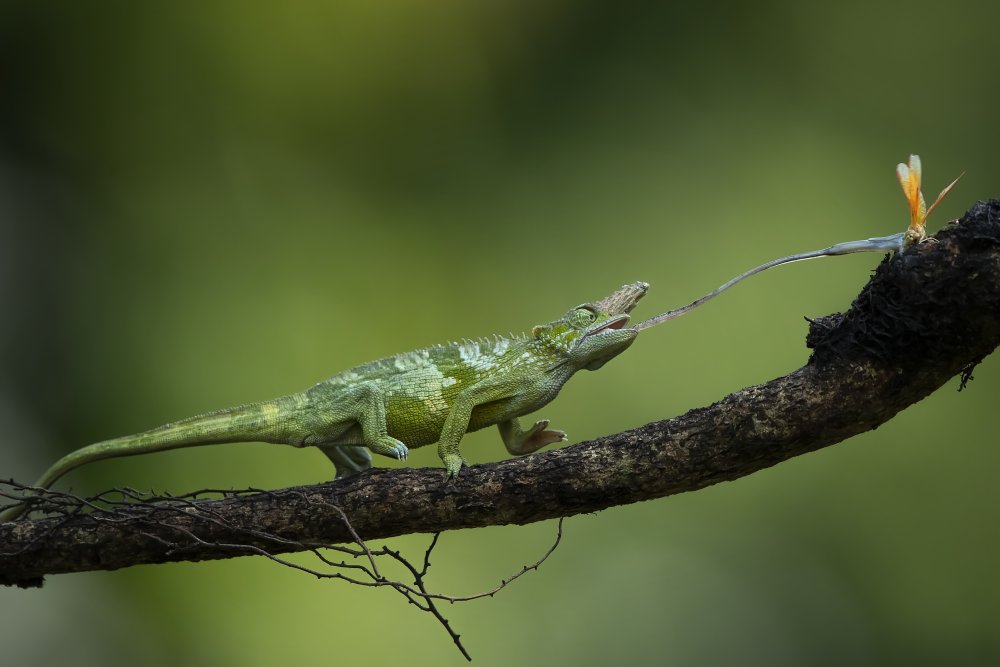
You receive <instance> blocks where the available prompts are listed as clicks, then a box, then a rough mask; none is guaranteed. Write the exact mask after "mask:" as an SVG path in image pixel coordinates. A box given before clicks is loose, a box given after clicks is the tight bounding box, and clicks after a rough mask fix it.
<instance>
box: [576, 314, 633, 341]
mask: <svg viewBox="0 0 1000 667" xmlns="http://www.w3.org/2000/svg"><path fill="white" fill-rule="evenodd" d="M628 320H629V317H628V315H619V316H618V317H616V318H615V319H613V320H610V321H608V322H605V323H604V324H602V325H601V326H599V327H595V328H594V329H591V330H590V331H588V332H587V333H586V334H585V336H584V338H586V337H587V336H593V335H596V334H599V333H602V332H605V331H615V330H618V329H624V328H625V325H626V324H628Z"/></svg>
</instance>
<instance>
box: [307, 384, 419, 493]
mask: <svg viewBox="0 0 1000 667" xmlns="http://www.w3.org/2000/svg"><path fill="white" fill-rule="evenodd" d="M312 419H313V420H315V421H314V422H313V425H312V427H307V428H308V429H309V431H310V432H311V433H310V435H308V436H307V437H306V438H305V439H304V440H303V441H302V444H304V445H313V446H316V447H320V448H321V449H323V451H324V453H326V455H327V456H329V457H330V460H332V461H333V463H334V465H335V466H337V467H338V470H339V468H340V467H341V464H343V465H344V467H346V468H351V467H356V466H357V465H358V464H360V465H363V462H362V461H359V459H358V457H357V455H355V454H352V453H350V452H349V451H348V453H346V454H345V453H343V452H339V453H338V452H336V451H333V450H335V449H337V450H339V449H341V448H344V449H350V447H352V446H357V445H364V446H365V447H367V448H368V449H370V450H371V451H373V452H375V453H376V454H381V455H382V456H388V457H389V458H391V459H399V460H400V461H405V460H406V457H407V455H408V454H409V453H410V450H409V449H408V448H407V447H406V445H404V444H403V443H402V442H400V441H399V440H397V439H396V438H394V437H392V436H391V435H389V430H388V426H387V424H386V417H385V393H384V392H383V391H382V389H381V388H380V387H379V386H378V384H376V383H375V382H362V383H360V384H358V385H356V386H354V387H351V388H350V389H349V390H348V391H346V392H344V393H343V394H340V395H338V396H337V398H336V401H335V402H333V401H331V402H329V403H319V404H315V415H314V416H313V418H312ZM355 424H356V425H357V426H360V427H361V437H360V442H358V441H357V440H356V439H353V438H352V440H351V441H348V442H343V441H342V440H341V438H342V437H343V434H344V433H345V431H347V430H348V429H349V428H350V427H351V426H353V425H355ZM367 467H371V461H370V460H369V461H368V466H367ZM338 476H339V473H338Z"/></svg>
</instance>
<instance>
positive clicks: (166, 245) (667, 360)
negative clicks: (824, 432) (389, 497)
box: [0, 0, 1000, 666]
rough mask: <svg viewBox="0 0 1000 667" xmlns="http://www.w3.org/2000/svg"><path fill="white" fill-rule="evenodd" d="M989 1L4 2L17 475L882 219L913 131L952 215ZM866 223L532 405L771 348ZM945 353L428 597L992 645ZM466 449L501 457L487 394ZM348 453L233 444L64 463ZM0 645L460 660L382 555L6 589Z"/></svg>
mask: <svg viewBox="0 0 1000 667" xmlns="http://www.w3.org/2000/svg"><path fill="white" fill-rule="evenodd" d="M998 19H1000V9H998V7H997V5H996V3H994V2H988V1H985V0H984V1H982V2H976V1H971V2H970V1H966V2H962V1H957V2H949V3H914V2H883V3H870V2H854V1H847V2H840V3H824V4H818V3H801V2H790V1H780V0H778V1H773V2H764V3H725V2H724V3H715V4H711V3H710V4H705V5H697V4H692V3H603V2H567V1H561V0H550V1H548V2H521V1H515V2H509V1H504V2H499V1H486V2H471V3H470V2H461V1H454V0H433V1H430V2H412V1H407V0H380V1H379V2H354V3H347V2H340V3H335V2H328V3H327V2H304V1H303V2H292V3H254V2H232V1H230V2H224V1H223V2H209V3H188V2H166V3H161V2H141V3H136V2H105V1H100V0H93V1H91V2H46V1H42V0H31V1H24V2H16V1H13V0H6V1H5V2H3V3H2V4H0V141H2V144H0V313H2V315H0V433H2V434H3V435H2V442H0V477H11V476H12V477H14V478H16V479H19V480H23V481H31V480H33V479H34V478H35V477H36V475H38V474H39V473H40V472H41V471H42V470H43V469H44V468H45V467H47V466H48V465H49V463H51V462H52V461H53V460H55V459H56V458H57V457H58V456H60V455H62V454H63V453H65V452H67V451H69V450H71V449H73V448H76V447H78V446H81V445H83V444H86V443H88V442H92V441H95V440H99V439H103V438H107V437H111V436H115V435H121V434H124V433H130V432H134V431H138V430H143V429H145V428H149V427H151V426H154V425H157V424H160V423H163V422H166V421H170V420H173V419H175V418H178V417H182V416H187V415H189V414H194V413H197V412H202V411H205V410H207V409H213V408H217V407H222V406H226V405H231V404H235V403H241V402H245V401H249V400H258V399H264V398H269V397H272V396H276V395H280V394H283V393H286V392H290V391H295V390H298V389H301V388H304V387H306V386H309V385H310V384H312V383H313V382H315V381H318V380H320V379H322V378H324V377H326V376H328V375H331V374H333V373H334V372H336V371H339V370H342V369H344V368H347V367H349V366H351V365H354V364H356V363H359V362H362V361H365V360H369V359H372V358H376V357H380V356H384V355H386V354H390V353H394V352H397V351H402V350H406V349H412V348H415V347H418V346H422V345H425V344H431V343H436V342H441V341H445V340H448V339H453V338H457V337H472V336H477V335H483V334H489V333H492V332H506V331H510V330H524V329H527V328H528V327H530V326H532V325H534V324H537V323H541V322H545V321H548V320H550V319H552V318H554V317H556V316H558V315H559V314H561V313H562V312H563V311H564V310H565V309H566V308H568V307H569V306H572V305H574V304H576V303H579V302H581V301H584V300H586V299H590V298H594V297H598V296H602V295H603V294H605V293H606V292H608V291H609V290H611V289H613V288H615V287H617V286H618V285H620V284H622V283H624V282H626V281H632V280H640V279H641V280H646V281H648V282H650V283H651V284H652V291H651V292H650V294H649V296H647V297H646V300H645V301H644V302H643V303H642V304H641V307H640V311H639V312H638V315H639V316H641V317H644V316H647V315H651V314H653V313H655V312H659V311H662V310H665V309H667V308H670V307H675V306H678V305H681V304H683V303H686V302H688V301H689V300H691V299H693V298H694V297H696V296H699V295H700V294H702V293H704V292H705V291H707V290H709V289H711V288H713V287H715V286H716V285H718V284H719V283H721V282H723V281H724V280H725V279H727V278H729V277H730V276H731V275H733V274H735V273H737V272H739V271H742V270H744V269H746V268H748V267H750V266H753V265H756V264H758V263H760V262H763V261H765V260H767V259H771V258H773V257H776V256H779V255H784V254H787V253H791V252H796V251H803V250H809V249H813V248H817V247H823V246H826V245H829V244H831V243H834V242H839V241H845V240H850V239H856V238H864V237H868V236H875V235H883V234H889V233H893V232H896V231H900V230H902V229H903V227H904V226H905V224H906V221H907V213H906V207H905V203H904V201H903V197H902V194H901V192H900V190H899V188H898V185H897V184H896V181H895V178H894V174H893V170H894V166H895V164H896V163H897V162H899V161H901V160H905V158H906V156H907V155H908V154H909V153H910V152H917V153H920V154H921V156H922V157H923V160H924V176H925V183H926V187H925V190H926V191H927V192H928V194H929V195H930V196H933V195H935V194H936V193H937V192H938V190H939V189H940V188H941V187H943V186H944V185H945V184H946V183H947V182H949V181H950V180H951V179H952V178H954V177H955V176H956V175H957V174H958V173H960V172H961V171H963V170H967V172H968V173H967V175H966V176H965V178H964V179H963V181H962V182H961V183H960V185H959V186H958V187H957V188H956V190H955V192H954V193H953V194H952V195H951V197H950V198H949V200H947V201H946V202H945V203H944V205H943V206H942V207H941V209H939V210H940V212H939V213H936V214H935V219H934V220H932V223H931V225H930V226H931V228H932V229H936V228H937V227H938V226H940V225H942V224H944V223H945V221H946V220H948V219H950V218H954V217H957V216H959V215H960V214H961V213H962V212H963V211H964V210H966V209H967V208H968V207H969V206H970V205H971V204H972V203H973V202H974V201H975V200H977V199H986V198H989V197H997V196H1000V182H998V178H997V176H998V168H997V166H996V165H997V159H996V155H997V151H998V149H1000V133H998V125H997V117H998V116H997V109H998V101H1000V92H998V91H1000V67H998V64H1000V63H998V59H1000V58H998V55H997V54H998V52H997V48H996V26H997V20H998ZM879 259H880V258H879V257H878V256H875V255H863V256H851V257H843V258H836V259H827V260H822V261H818V262H812V263H807V264H796V265H792V266H788V267H782V268H780V269H778V270H775V271H772V272H769V273H767V274H765V275H762V276H760V277H758V278H754V279H753V280H752V281H751V282H749V283H747V284H744V285H743V286H741V287H739V288H738V289H736V290H734V291H732V292H730V293H728V294H727V295H726V296H725V297H723V298H720V299H719V300H717V301H715V302H713V303H712V304H711V305H710V306H707V307H705V308H704V309H703V310H700V311H697V312H695V313H693V314H691V315H690V316H688V317H685V318H682V319H681V320H678V321H675V322H673V323H671V324H670V325H668V326H664V327H660V328H657V329H653V330H651V331H648V332H646V333H644V334H643V336H642V337H641V339H640V340H639V341H638V344H637V345H635V346H634V347H633V348H632V349H631V350H630V351H629V353H628V354H626V355H624V356H622V357H621V358H619V359H617V360H616V361H615V362H614V363H612V364H609V365H608V366H607V367H606V368H604V369H603V370H601V371H600V373H596V374H581V376H579V377H577V378H576V379H575V380H574V381H573V382H571V383H570V384H569V385H568V386H567V387H566V389H565V390H564V391H563V393H562V394H561V395H560V397H559V399H558V400H557V401H556V402H555V403H553V404H552V405H551V406H549V407H547V408H546V409H545V411H544V415H541V416H545V417H548V418H550V419H552V420H553V423H554V424H555V425H557V427H559V428H565V429H566V430H567V431H568V432H569V434H570V436H571V439H572V440H573V441H580V440H583V439H586V438H589V437H593V436H598V435H602V434H606V433H610V432H614V431H618V430H622V429H625V428H628V427H631V426H636V425H639V424H642V423H645V422H648V421H651V420H654V419H658V418H663V417H668V416H672V415H675V414H679V413H681V412H683V411H685V410H687V409H689V408H692V407H695V406H700V405H705V404H707V403H710V402H712V401H713V400H715V399H718V398H720V397H721V396H723V395H725V394H727V393H729V392H731V391H734V390H737V389H739V388H741V387H744V386H747V385H750V384H755V383H759V382H763V381H766V380H769V379H771V378H773V377H776V376H779V375H782V374H784V373H786V372H788V371H790V370H792V369H794V368H797V367H798V366H799V365H801V364H802V363H803V362H804V361H805V359H806V358H807V354H808V352H807V350H806V349H805V347H804V344H803V338H804V335H805V332H806V324H805V322H804V321H803V319H802V318H803V316H804V315H808V316H817V315H825V314H829V313H831V312H835V311H838V310H843V309H844V308H846V307H847V306H848V304H849V303H850V301H851V299H852V297H853V296H854V295H855V294H856V293H857V292H858V290H859V289H860V287H861V286H862V285H863V283H864V282H865V280H866V279H867V276H868V274H869V272H870V270H871V269H872V268H873V267H874V266H875V265H876V264H877V263H878V261H879ZM957 387H958V382H957V380H955V381H953V382H951V383H950V384H949V385H948V386H946V387H944V388H943V389H941V390H940V391H938V392H937V393H936V394H935V395H933V396H932V397H930V398H929V399H927V400H925V401H923V402H922V403H920V404H918V405H916V406H913V407H912V408H910V409H909V410H907V411H905V412H904V413H902V414H900V415H899V416H898V417H897V418H896V419H894V420H893V421H891V422H890V423H888V424H886V425H885V426H883V427H882V428H880V429H879V430H878V431H877V432H873V433H868V434H865V435H862V436H860V437H857V438H854V439H852V440H850V441H848V442H845V443H842V444H840V445H837V446H835V447H832V448H829V449H826V450H823V451H820V452H817V453H815V454H811V455H808V456H804V457H801V458H798V459H796V460H793V461H789V462H787V463H785V464H782V465H780V466H777V467H776V468H773V469H770V470H767V471H764V472H761V473H758V474H756V475H753V476H752V477H749V478H745V479H742V480H739V481H737V482H735V483H730V484H725V485H720V486H716V487H713V488H709V489H705V490H703V491H699V492H697V493H694V494H688V495H684V496H679V497H674V498H669V499H665V500H660V501H656V502H649V503H644V504H640V505H633V506H629V507H621V508H616V509H612V510H608V511H605V512H601V513H600V514H597V515H592V516H582V517H576V518H573V519H571V520H570V521H568V522H567V525H566V536H565V540H564V543H563V545H562V547H561V548H560V549H559V550H558V551H557V552H556V553H555V555H554V556H553V557H552V558H551V559H550V561H549V562H548V563H547V564H546V565H545V566H544V567H543V568H542V570H541V571H540V572H538V573H535V574H531V575H530V576H528V577H525V578H524V579H522V580H520V581H519V582H517V584H516V585H515V586H513V587H511V588H510V589H508V590H506V591H504V592H503V593H502V594H501V595H499V596H498V597H497V598H495V599H492V600H486V601H482V602H478V603H473V604H468V605H460V606H455V607H449V608H447V609H446V610H445V611H446V615H447V616H448V617H449V618H450V620H451V621H452V623H453V624H454V625H455V626H456V628H457V629H458V631H459V632H461V633H462V635H463V638H464V640H465V642H466V644H467V646H468V648H469V650H470V651H471V652H472V654H473V656H474V657H475V658H476V664H480V665H508V664H529V665H530V664H578V665H603V664H609V663H611V662H614V663H616V664H648V663H651V662H654V661H655V662H657V663H662V664H671V665H715V664H741V665H802V664H815V665H823V664H828V665H843V664H853V665H864V664H869V665H888V664H905V665H921V664H926V665H936V664H955V665H958V664H970V665H973V664H997V662H998V661H1000V633H998V630H997V619H998V618H1000V577H998V575H997V568H996V563H997V549H998V547H1000V528H998V521H997V517H998V512H1000V492H998V487H997V484H996V477H997V473H998V472H1000V449H998V448H997V446H996V445H997V442H996V440H997V438H996V430H997V424H996V405H997V397H998V391H1000V364H998V360H997V359H996V358H990V359H987V360H986V362H985V363H984V364H982V366H981V367H980V368H979V369H977V371H976V380H975V381H974V382H973V383H972V384H971V386H970V388H969V390H968V391H965V392H962V393H961V394H959V393H957V391H956V389H957ZM464 451H465V453H466V455H467V456H468V458H469V459H470V460H472V461H473V462H481V461H492V460H497V459H500V458H502V457H503V456H505V453H504V450H503V448H502V446H501V444H500V442H499V438H498V437H497V436H496V434H495V432H494V431H492V430H491V431H488V432H482V433H477V434H473V435H471V436H470V437H468V438H467V439H466V441H465V444H464ZM378 464H379V465H385V466H391V465H395V464H394V463H393V462H390V461H387V460H384V459H380V460H379V461H378ZM409 464H411V465H417V466H434V465H438V464H439V463H438V460H437V458H436V456H435V452H434V451H433V448H426V449H424V450H417V451H414V452H413V455H412V457H411V460H410V462H409ZM329 472H330V468H329V466H328V464H327V462H326V460H325V458H324V457H323V456H322V455H321V454H319V453H317V452H313V451H308V450H307V451H297V450H292V449H291V448H282V447H274V446H267V445H259V444H248V445H240V446H224V447H215V448H202V449H192V450H186V451H180V452H173V453H166V454H159V455H154V456H149V457H139V458H135V459H128V460H121V461H109V462H106V463H101V464H98V465H94V466H92V467H90V468H86V469H81V470H79V471H78V472H75V473H74V474H73V475H72V476H71V477H69V478H67V479H66V480H65V481H64V482H62V483H61V487H62V488H72V489H74V490H76V491H79V492H96V491H98V490H101V489H103V488H107V487H110V486H115V485H124V484H128V485H131V486H133V487H137V488H142V489H154V490H158V491H162V490H169V491H172V492H183V491H188V490H193V489H197V488H204V487H237V488H242V487H247V486H256V487H282V486H286V485H293V484H303V483H310V482H318V481H321V480H324V479H326V478H327V476H328V475H329ZM554 532H555V527H554V525H553V524H551V523H546V524H540V525H533V526H527V527H505V528H492V529H483V530H472V531H461V532H456V533H449V534H446V535H445V536H444V538H443V540H442V544H441V546H440V549H439V553H438V555H437V558H436V559H435V561H434V563H435V567H434V570H433V571H432V572H433V576H432V579H431V583H432V585H433V586H434V587H436V588H437V589H439V590H443V591H445V592H452V593H469V592H474V591H478V590H482V589H485V588H488V587H490V586H492V585H494V584H495V583H496V582H497V581H498V580H499V579H500V578H501V577H503V576H507V575H509V574H511V573H513V572H514V571H516V570H517V569H519V568H520V566H521V565H523V564H525V563H527V562H530V561H533V560H534V559H536V558H537V557H538V556H539V555H540V554H541V553H542V552H543V551H544V550H545V549H546V548H547V546H548V544H549V543H550V541H551V540H552V538H553V536H554ZM425 542H426V539H425V537H423V536H414V537H407V538H404V539H398V540H394V541H393V542H392V544H393V546H394V547H399V548H402V549H404V550H407V551H409V553H411V554H412V555H414V556H417V557H419V554H420V549H422V547H423V545H424V544H425ZM0 646H2V647H3V649H2V654H3V659H2V660H3V662H4V664H7V665H42V664H46V665H47V664H74V665H132V664H142V665H153V666H157V665H175V664H192V665H193V664H213V665H247V666H249V665H274V664H297V665H328V664H349V663H350V664H383V663H395V664H411V665H441V664H456V665H457V664H464V661H463V659H462V658H461V656H460V655H459V653H458V652H457V651H456V650H455V648H454V647H453V645H452V644H451V642H450V640H449V639H448V637H447V636H446V635H445V634H444V632H443V631H442V630H441V629H440V627H439V626H438V625H437V624H436V623H435V622H434V620H433V619H432V618H431V617H429V616H426V615H422V614H420V613H418V612H417V611H416V610H415V609H413V608H412V607H409V606H407V605H406V604H405V603H404V602H403V601H402V600H401V599H399V598H398V596H396V595H395V594H393V593H391V592H388V591H371V590H361V589H354V588H351V587H348V586H346V585H343V584H340V583H337V582H324V581H316V580H313V579H311V578H309V577H307V576H305V575H303V574H300V573H296V572H294V571H291V570H288V569H284V568H280V567H278V566H276V565H274V564H271V563H268V562H265V561H264V560H262V559H249V558H245V559H239V560H232V561H226V562H213V563H202V564H177V565H163V566H149V567H139V568H134V569H131V570H126V571H121V572H111V573H103V572H102V573H92V574H79V575H66V576H56V577H51V578H50V579H49V581H48V583H47V585H46V587H45V588H44V589H43V590H40V591H38V590H35V591H19V590H0Z"/></svg>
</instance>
